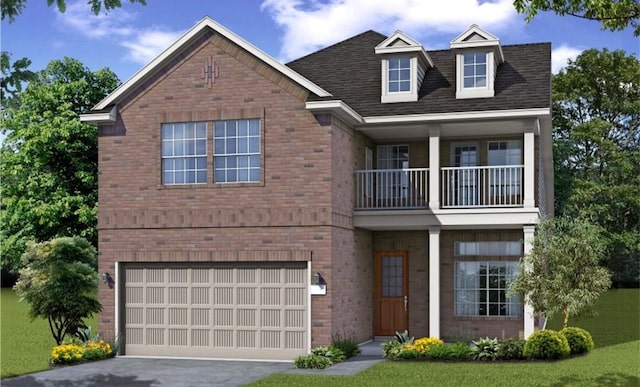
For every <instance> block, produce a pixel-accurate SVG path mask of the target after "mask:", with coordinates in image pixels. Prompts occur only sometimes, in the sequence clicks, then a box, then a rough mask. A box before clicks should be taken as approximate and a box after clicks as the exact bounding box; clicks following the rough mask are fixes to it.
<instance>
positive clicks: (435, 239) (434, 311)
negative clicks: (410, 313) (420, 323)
mask: <svg viewBox="0 0 640 387" xmlns="http://www.w3.org/2000/svg"><path fill="white" fill-rule="evenodd" d="M429 336H430V337H437V338H439V337H440V227H431V228H429Z"/></svg>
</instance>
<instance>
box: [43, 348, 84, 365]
mask: <svg viewBox="0 0 640 387" xmlns="http://www.w3.org/2000/svg"><path fill="white" fill-rule="evenodd" d="M83 354H84V348H83V347H81V346H79V345H77V344H60V345H56V346H55V347H53V349H52V350H51V362H52V363H54V364H75V363H79V362H81V361H82V355H83Z"/></svg>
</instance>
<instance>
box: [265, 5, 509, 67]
mask: <svg viewBox="0 0 640 387" xmlns="http://www.w3.org/2000/svg"><path fill="white" fill-rule="evenodd" d="M262 9H263V10H266V11H267V12H269V13H270V15H271V17H272V18H273V19H274V21H275V22H276V23H277V24H278V25H279V26H280V27H282V28H283V29H284V37H283V41H282V49H281V52H280V55H281V56H282V57H283V58H282V59H283V60H285V61H287V60H290V59H294V58H298V57H300V56H303V55H306V54H308V53H310V52H313V51H316V50H318V49H320V48H322V47H326V46H328V45H331V44H333V43H336V42H338V41H341V40H343V39H346V38H348V37H351V36H353V35H355V34H358V33H361V32H364V31H366V30H369V29H374V30H376V31H378V32H381V33H385V34H388V35H389V34H392V33H393V32H394V31H395V30H402V31H403V32H405V33H407V34H408V35H410V36H412V37H413V38H416V39H418V40H424V39H425V38H427V37H430V36H435V35H438V34H443V33H444V34H450V35H451V38H452V39H453V38H454V37H455V36H456V35H457V34H459V33H461V32H463V31H464V30H466V29H467V28H468V27H469V26H470V25H471V24H474V23H475V24H478V25H479V26H481V27H482V28H485V29H487V30H489V31H492V32H494V31H495V32H499V31H505V30H507V29H508V28H509V26H510V25H511V24H512V23H514V22H515V21H516V20H517V14H516V11H515V9H514V7H513V3H512V0H492V1H482V0H448V1H438V2H434V1H424V0H395V1H389V0H328V1H324V2H321V1H317V0H310V1H304V0H265V1H264V2H263V3H262ZM437 44H438V45H439V46H441V45H442V43H441V42H439V43H437ZM426 48H427V49H434V48H436V47H434V46H429V47H426Z"/></svg>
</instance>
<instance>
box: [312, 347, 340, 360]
mask: <svg viewBox="0 0 640 387" xmlns="http://www.w3.org/2000/svg"><path fill="white" fill-rule="evenodd" d="M311 354H312V355H318V356H324V357H326V358H329V360H331V363H340V362H342V361H344V360H345V359H346V356H345V355H344V352H342V350H341V349H340V348H338V347H336V346H333V345H330V346H328V347H315V348H313V349H312V350H311Z"/></svg>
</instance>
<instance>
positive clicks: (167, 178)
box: [162, 172, 174, 184]
mask: <svg viewBox="0 0 640 387" xmlns="http://www.w3.org/2000/svg"><path fill="white" fill-rule="evenodd" d="M162 181H164V183H165V184H173V183H174V182H173V172H165V173H164V176H163V178H162Z"/></svg>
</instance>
